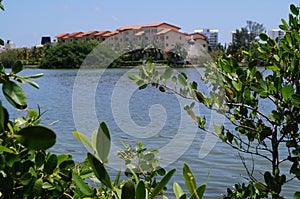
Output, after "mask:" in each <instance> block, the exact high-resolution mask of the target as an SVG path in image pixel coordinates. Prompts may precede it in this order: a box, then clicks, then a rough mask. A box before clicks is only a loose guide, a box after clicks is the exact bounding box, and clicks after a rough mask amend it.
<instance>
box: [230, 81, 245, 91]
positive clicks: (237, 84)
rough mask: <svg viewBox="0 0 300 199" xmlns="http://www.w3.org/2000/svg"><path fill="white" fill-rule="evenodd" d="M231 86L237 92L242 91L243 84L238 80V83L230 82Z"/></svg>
mask: <svg viewBox="0 0 300 199" xmlns="http://www.w3.org/2000/svg"><path fill="white" fill-rule="evenodd" d="M232 85H233V87H234V88H235V90H237V91H241V90H242V87H243V83H242V82H241V81H240V80H238V82H236V81H232Z"/></svg>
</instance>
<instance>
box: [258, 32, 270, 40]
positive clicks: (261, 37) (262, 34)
mask: <svg viewBox="0 0 300 199" xmlns="http://www.w3.org/2000/svg"><path fill="white" fill-rule="evenodd" d="M259 38H260V39H261V40H262V41H267V40H268V38H269V37H268V35H267V34H266V33H260V34H259Z"/></svg>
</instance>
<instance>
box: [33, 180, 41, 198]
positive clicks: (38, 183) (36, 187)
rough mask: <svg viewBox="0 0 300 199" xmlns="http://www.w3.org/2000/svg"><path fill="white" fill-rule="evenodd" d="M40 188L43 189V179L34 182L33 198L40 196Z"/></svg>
mask: <svg viewBox="0 0 300 199" xmlns="http://www.w3.org/2000/svg"><path fill="white" fill-rule="evenodd" d="M42 187H43V179H42V178H39V179H37V180H36V181H35V183H34V186H33V194H34V195H35V196H41V193H42Z"/></svg>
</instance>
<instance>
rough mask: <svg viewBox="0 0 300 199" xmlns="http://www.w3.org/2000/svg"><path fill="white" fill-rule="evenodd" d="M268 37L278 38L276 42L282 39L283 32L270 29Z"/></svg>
mask: <svg viewBox="0 0 300 199" xmlns="http://www.w3.org/2000/svg"><path fill="white" fill-rule="evenodd" d="M268 34H269V37H271V38H272V39H276V38H278V42H280V40H281V39H282V38H283V37H284V35H285V32H284V31H283V30H281V29H271V30H269V31H268Z"/></svg>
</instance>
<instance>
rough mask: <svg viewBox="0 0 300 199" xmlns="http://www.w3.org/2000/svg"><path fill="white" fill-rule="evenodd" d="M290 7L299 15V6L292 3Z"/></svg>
mask: <svg viewBox="0 0 300 199" xmlns="http://www.w3.org/2000/svg"><path fill="white" fill-rule="evenodd" d="M290 9H291V12H292V13H293V14H294V15H296V16H298V15H299V8H297V7H296V6H295V5H294V4H291V5H290Z"/></svg>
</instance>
